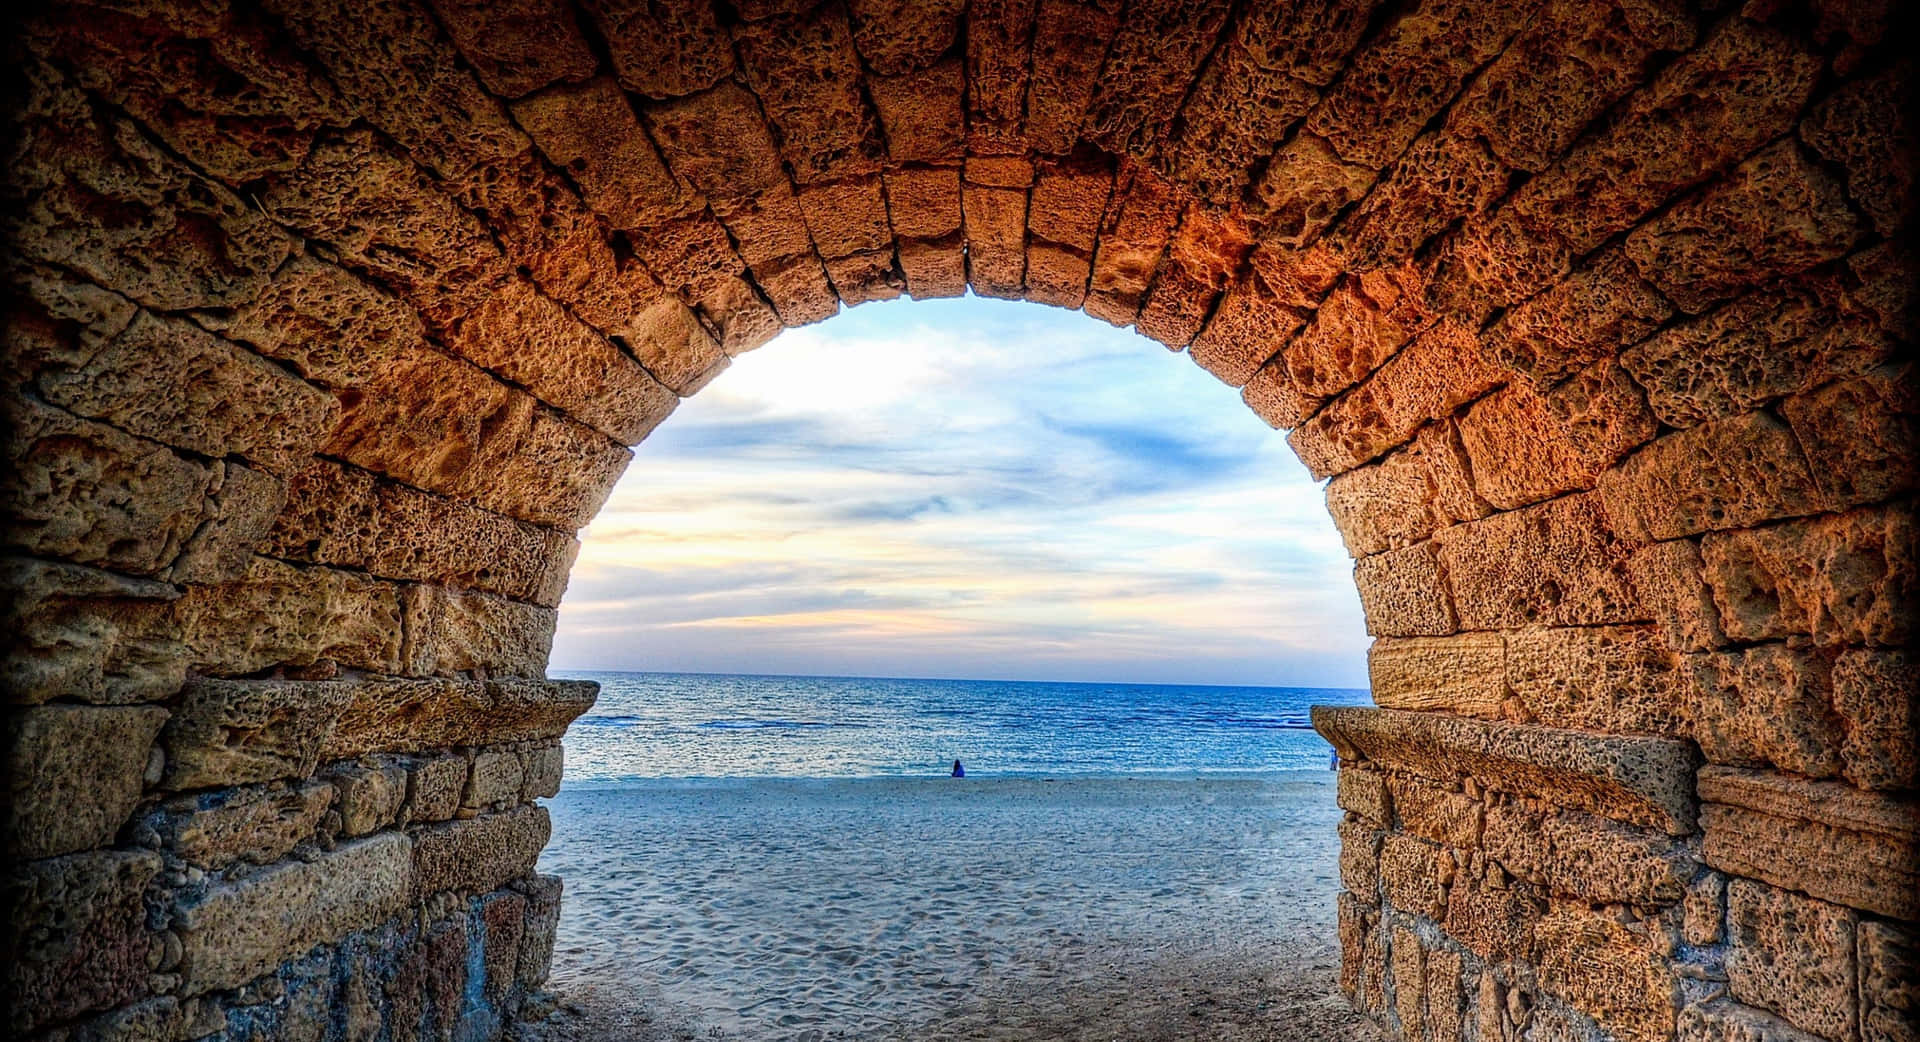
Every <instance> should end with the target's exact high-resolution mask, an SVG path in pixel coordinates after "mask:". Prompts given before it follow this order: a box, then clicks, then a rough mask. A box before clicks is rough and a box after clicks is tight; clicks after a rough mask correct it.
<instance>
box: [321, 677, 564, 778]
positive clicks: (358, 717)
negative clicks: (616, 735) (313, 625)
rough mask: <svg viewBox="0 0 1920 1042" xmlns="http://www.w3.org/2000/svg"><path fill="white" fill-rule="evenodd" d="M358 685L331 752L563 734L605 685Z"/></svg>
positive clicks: (331, 756)
mask: <svg viewBox="0 0 1920 1042" xmlns="http://www.w3.org/2000/svg"><path fill="white" fill-rule="evenodd" d="M351 689H352V700H351V702H350V703H349V704H348V705H347V707H346V709H345V711H344V712H343V713H342V714H341V716H340V721H339V723H338V725H337V726H335V727H334V729H333V732H332V734H331V736H330V737H329V739H328V741H327V743H326V745H325V746H324V748H323V749H322V755H323V757H324V758H325V759H328V760H343V759H348V758H351V757H356V756H364V755H367V754H369V753H422V752H431V751H434V750H439V749H447V748H452V747H455V746H469V745H482V744H488V743H505V742H525V741H534V740H537V739H547V738H558V737H559V736H560V734H561V733H562V732H564V731H565V730H566V729H567V725H568V724H570V723H572V722H573V718H574V717H576V716H579V715H580V714H581V713H584V712H586V711H587V709H588V708H589V707H591V706H592V705H593V702H594V699H595V698H596V697H598V694H599V690H600V686H599V685H598V684H595V683H593V682H592V681H583V680H489V681H476V680H375V679H367V680H362V681H356V682H355V683H353V684H352V685H351ZM463 770H464V769H463ZM463 777H464V775H463ZM415 784H416V788H417V787H418V780H417V779H416V783H415Z"/></svg>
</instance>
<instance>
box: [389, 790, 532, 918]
mask: <svg viewBox="0 0 1920 1042" xmlns="http://www.w3.org/2000/svg"><path fill="white" fill-rule="evenodd" d="M552 829H553V827H552V825H551V823H550V822H549V821H548V818H547V809H546V808H545V807H542V806H539V805H537V804H536V805H530V806H522V807H516V808H514V809H513V810H509V811H502V812H500V813H497V814H484V815H481V816H480V817H477V818H468V819H466V820H463V821H450V822H447V823H446V824H443V825H429V826H426V827H424V828H418V829H414V830H413V832H412V835H413V877H412V883H413V898H414V899H415V900H422V899H425V898H427V897H430V896H432V895H434V894H439V893H447V892H458V893H486V892H487V891H489V890H496V889H498V888H500V887H501V886H502V885H504V884H506V883H508V882H510V881H512V880H515V879H518V878H520V877H521V876H524V875H527V874H528V873H530V872H532V871H533V863H534V861H535V859H537V858H538V857H539V856H540V848H542V847H544V846H546V845H547V838H548V836H549V835H550V834H551V833H552Z"/></svg>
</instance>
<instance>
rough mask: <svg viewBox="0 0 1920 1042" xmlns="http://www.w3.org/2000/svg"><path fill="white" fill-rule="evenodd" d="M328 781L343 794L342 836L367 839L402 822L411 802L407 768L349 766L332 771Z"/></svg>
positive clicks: (397, 765)
mask: <svg viewBox="0 0 1920 1042" xmlns="http://www.w3.org/2000/svg"><path fill="white" fill-rule="evenodd" d="M325 777H326V779H327V780H328V781H330V782H332V783H333V787H334V791H335V792H337V793H338V794H339V797H338V805H339V810H340V831H341V833H342V834H344V835H347V836H364V835H366V834H367V833H369V832H377V831H379V830H380V829H383V828H386V827H387V826H389V825H392V824H394V823H395V822H398V821H399V820H400V813H401V811H402V810H403V809H404V807H405V804H406V801H407V768H406V766H405V765H404V764H401V763H397V762H388V763H379V762H377V761H376V762H372V763H347V764H341V765H338V766H335V767H332V768H330V769H329V770H328V771H327V773H326V775H325Z"/></svg>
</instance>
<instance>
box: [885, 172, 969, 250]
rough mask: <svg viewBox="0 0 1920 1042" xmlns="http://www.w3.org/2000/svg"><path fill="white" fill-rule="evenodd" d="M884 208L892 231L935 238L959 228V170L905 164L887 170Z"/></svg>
mask: <svg viewBox="0 0 1920 1042" xmlns="http://www.w3.org/2000/svg"><path fill="white" fill-rule="evenodd" d="M885 181H886V188H887V212H888V216H889V218H890V219H891V221H892V226H893V233H894V234H895V235H897V236H901V237H903V238H913V239H937V238H939V237H941V236H943V235H951V234H953V233H954V232H957V231H959V230H960V171H959V169H958V168H956V167H950V166H908V167H897V168H894V169H891V170H888V171H887V174H886V179H885Z"/></svg>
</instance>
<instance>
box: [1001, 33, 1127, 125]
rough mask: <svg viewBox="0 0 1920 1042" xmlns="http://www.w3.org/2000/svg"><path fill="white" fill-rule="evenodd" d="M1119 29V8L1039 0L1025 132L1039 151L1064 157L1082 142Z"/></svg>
mask: <svg viewBox="0 0 1920 1042" xmlns="http://www.w3.org/2000/svg"><path fill="white" fill-rule="evenodd" d="M1119 26H1120V12H1119V9H1118V7H1117V6H1116V5H1112V4H1106V3H1102V2H1100V0H1094V2H1092V3H1088V2H1086V0H1040V2H1039V3H1038V4H1037V5H1035V9H1034V16H1033V42H1032V45H1031V46H1032V50H1033V63H1032V67H1031V69H1030V70H1029V73H1030V77H1031V78H1030V80H1029V81H1028V84H1027V111H1026V126H1025V128H1024V129H1025V136H1026V139H1027V143H1028V144H1029V145H1030V146H1031V147H1032V148H1033V150H1034V151H1036V152H1039V153H1042V154H1046V155H1059V154H1062V153H1065V152H1067V151H1068V150H1070V149H1072V148H1073V146H1074V144H1075V143H1076V142H1077V141H1078V140H1079V138H1080V127H1081V124H1082V122H1083V121H1084V120H1085V119H1086V115H1087V109H1088V107H1089V106H1090V105H1091V104H1092V103H1093V92H1094V90H1095V88H1096V85H1097V84H1098V82H1099V76H1100V67H1101V65H1102V63H1103V61H1104V59H1105V58H1106V55H1107V47H1108V44H1109V43H1110V42H1111V41H1112V40H1113V37H1114V34H1115V33H1116V32H1117V31H1118V29H1119Z"/></svg>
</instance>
